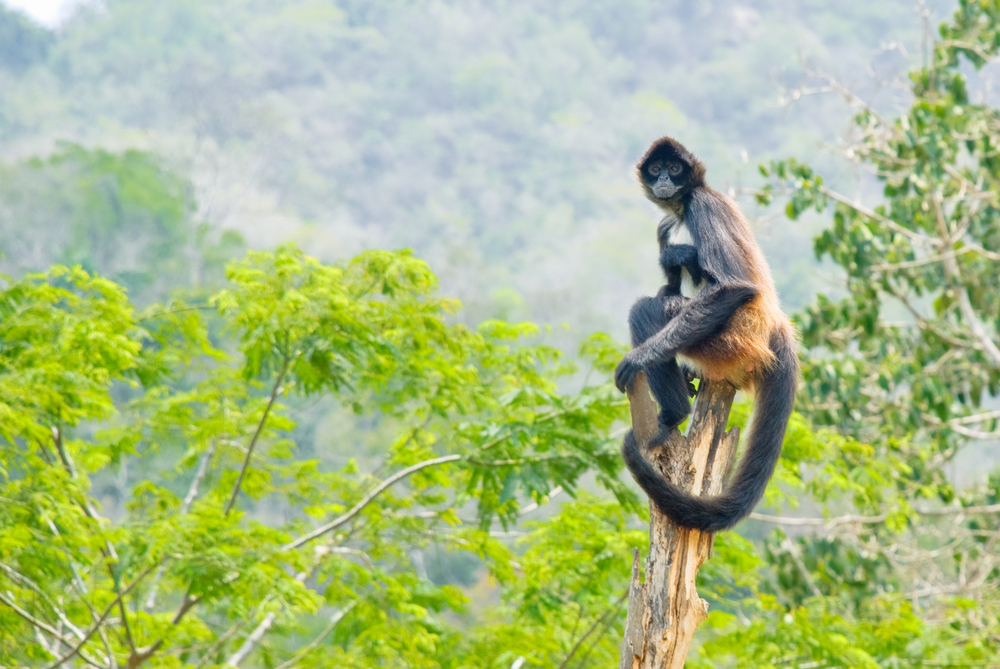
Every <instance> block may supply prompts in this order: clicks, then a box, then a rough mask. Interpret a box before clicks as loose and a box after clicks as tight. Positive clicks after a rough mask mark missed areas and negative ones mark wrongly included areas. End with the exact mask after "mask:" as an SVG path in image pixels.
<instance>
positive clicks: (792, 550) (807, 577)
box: [781, 537, 823, 597]
mask: <svg viewBox="0 0 1000 669" xmlns="http://www.w3.org/2000/svg"><path fill="white" fill-rule="evenodd" d="M781 547H782V548H784V549H785V550H786V551H788V554H789V555H790V556H792V562H794V563H795V567H796V568H797V569H798V570H799V573H800V574H802V578H803V580H804V581H805V582H806V585H807V586H809V592H811V593H812V594H813V596H814V597H822V596H823V593H822V592H821V591H820V589H819V587H818V586H817V585H816V581H814V580H813V577H812V574H811V573H810V572H809V569H808V568H807V567H806V563H805V562H803V560H802V555H801V554H800V553H799V549H798V547H797V546H796V545H795V542H793V541H792V540H791V539H789V538H788V537H785V540H784V541H782V542H781Z"/></svg>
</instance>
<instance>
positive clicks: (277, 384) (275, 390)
mask: <svg viewBox="0 0 1000 669" xmlns="http://www.w3.org/2000/svg"><path fill="white" fill-rule="evenodd" d="M290 362H291V361H290V360H289V359H288V358H287V357H286V358H285V360H284V362H283V363H282V364H281V371H279V372H278V378H276V379H275V380H274V387H272V388H271V394H270V396H268V398H267V406H266V407H264V414H263V415H262V416H261V417H260V422H259V423H257V429H256V431H254V433H253V437H252V438H251V439H250V444H249V445H248V446H247V454H246V457H244V458H243V466H242V467H240V475H239V476H238V477H236V483H235V484H234V485H233V494H232V495H231V496H230V498H229V503H228V504H226V510H225V511H224V512H223V514H222V515H224V516H228V515H229V512H230V511H231V510H232V508H233V505H234V504H236V498H237V496H239V494H240V487H241V486H242V485H243V477H244V476H246V473H247V468H248V467H249V466H250V457H251V456H252V455H253V449H254V446H256V445H257V439H259V438H260V433H261V432H263V430H264V424H265V423H266V422H267V416H268V414H270V413H271V407H272V406H274V402H275V400H277V399H278V395H279V394H280V393H281V382H282V381H283V380H284V378H285V372H287V371H288V365H289V363H290Z"/></svg>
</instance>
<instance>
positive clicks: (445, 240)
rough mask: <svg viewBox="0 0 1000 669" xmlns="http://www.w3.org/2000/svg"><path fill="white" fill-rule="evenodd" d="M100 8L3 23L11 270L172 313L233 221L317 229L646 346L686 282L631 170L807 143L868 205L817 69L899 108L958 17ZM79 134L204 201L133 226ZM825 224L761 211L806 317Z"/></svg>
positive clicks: (740, 158)
mask: <svg viewBox="0 0 1000 669" xmlns="http://www.w3.org/2000/svg"><path fill="white" fill-rule="evenodd" d="M101 7H102V9H95V8H93V7H91V6H89V5H87V4H86V3H84V4H81V5H79V6H78V7H77V8H76V11H75V12H74V13H72V14H71V15H70V16H69V17H67V18H66V19H65V20H64V21H63V22H62V23H60V24H59V28H58V30H56V31H54V32H53V31H50V30H46V29H44V28H42V27H41V26H39V25H36V24H34V23H32V22H31V21H30V20H29V19H28V18H27V17H25V16H24V15H23V14H21V13H18V12H16V11H11V10H6V11H5V12H4V13H3V14H2V18H0V21H2V23H0V36H2V39H0V91H2V95H0V150H2V155H3V156H5V160H4V167H3V169H4V175H3V179H2V180H0V182H2V183H3V184H4V188H5V189H6V190H5V192H4V194H3V195H2V196H0V197H2V201H3V203H4V207H5V211H6V212H9V213H7V214H6V215H4V216H3V218H2V221H0V225H2V226H3V227H2V228H0V238H2V239H3V240H4V246H5V254H6V258H5V260H4V261H3V265H2V269H3V270H4V271H7V272H9V273H15V274H16V273H19V272H23V271H25V270H28V269H31V270H39V269H43V268H45V267H47V266H48V264H49V263H51V262H54V261H60V262H81V263H83V265H84V266H85V267H93V268H99V269H100V270H101V271H102V272H104V273H105V274H106V275H107V276H110V277H114V278H124V277H126V276H128V277H129V280H128V281H126V285H128V286H129V287H130V288H131V289H132V290H133V295H134V296H136V297H139V295H140V293H139V292H137V291H139V290H140V289H142V290H151V291H152V292H149V293H148V294H147V297H146V299H151V298H152V297H154V296H156V297H159V296H162V295H164V294H165V291H166V290H167V287H168V286H176V285H182V284H188V285H191V284H194V283H197V282H198V281H199V279H200V276H201V269H200V268H199V267H197V266H195V265H197V263H198V262H199V261H198V259H197V258H198V256H199V254H200V252H199V251H198V250H197V249H199V248H200V247H201V246H204V245H209V246H214V245H217V244H218V243H219V242H220V240H221V239H222V235H223V234H224V233H225V232H226V231H233V232H236V233H238V234H239V235H240V236H241V237H242V239H243V240H244V241H245V243H246V245H247V246H249V247H250V248H270V247H273V246H274V245H275V244H277V243H280V242H283V241H290V240H293V241H296V242H297V243H298V244H299V245H300V246H301V247H302V248H303V249H305V250H307V251H308V252H309V253H311V254H313V255H315V256H317V257H319V258H322V259H327V260H331V259H336V258H345V257H349V256H351V255H353V254H354V253H356V252H357V251H359V250H361V249H366V248H402V247H410V248H413V249H414V250H415V251H416V253H417V255H418V256H419V257H421V258H424V259H426V260H427V261H428V262H430V263H431V266H432V267H434V268H435V270H436V272H437V273H438V274H439V275H440V277H441V282H442V290H443V292H444V293H445V294H447V295H453V296H455V297H457V298H460V299H461V300H462V301H463V303H464V304H465V306H466V310H465V312H464V313H465V316H463V318H468V319H469V322H472V323H474V322H478V321H479V320H481V319H482V318H483V317H487V316H496V315H499V316H501V317H507V318H516V319H519V318H528V319H531V320H534V321H536V322H541V323H546V324H552V325H560V324H562V323H568V324H570V326H571V327H572V328H573V329H578V328H582V329H584V330H597V329H599V330H604V331H608V332H612V333H613V334H615V335H616V336H618V337H619V338H623V337H624V335H625V331H624V326H623V324H624V316H625V314H626V312H627V309H628V306H629V304H631V302H632V301H633V300H634V299H635V297H637V296H638V295H640V294H644V293H647V292H649V291H652V290H654V289H655V287H656V285H657V282H658V280H659V276H658V272H657V268H656V262H655V248H654V245H653V244H651V243H650V242H651V240H652V239H653V230H654V224H655V220H656V214H655V212H654V211H653V209H652V207H651V206H650V205H648V204H647V203H646V202H645V201H644V200H643V198H641V197H639V196H638V194H639V192H638V190H637V188H636V185H635V179H634V176H633V174H632V170H633V165H634V163H635V161H636V159H637V157H638V156H640V155H641V154H642V153H643V152H644V150H645V148H646V147H647V146H648V145H649V143H650V141H651V138H655V137H658V136H661V135H664V134H670V135H675V136H677V137H679V138H681V139H682V140H683V141H684V143H685V144H686V145H688V146H689V147H690V148H691V149H692V150H693V151H694V152H695V153H696V154H697V155H699V156H700V157H701V158H702V159H703V160H704V161H705V162H706V163H707V165H708V166H709V172H708V176H709V180H710V183H711V184H712V185H713V186H714V187H716V188H718V189H721V190H724V191H729V192H736V193H742V192H743V191H744V189H751V188H754V187H756V186H758V185H759V184H760V177H759V175H758V174H757V169H756V166H757V164H759V163H761V162H765V161H766V160H769V159H772V158H778V157H786V156H789V155H795V156H797V157H799V158H801V159H803V160H806V161H808V162H810V163H813V164H816V165H817V166H818V167H822V168H829V169H828V170H827V171H828V172H829V171H833V174H834V175H835V176H836V177H837V178H838V179H840V180H843V181H845V182H849V183H846V184H845V186H844V188H845V189H846V190H847V191H848V192H854V191H856V190H857V189H858V188H859V187H860V185H859V184H855V183H853V181H854V180H857V179H858V175H857V174H853V173H852V172H851V171H850V169H849V168H847V167H845V165H844V164H843V163H841V162H838V161H836V160H835V158H834V156H833V155H831V153H833V154H835V153H836V151H835V150H834V151H832V152H827V151H824V146H829V147H831V148H832V147H835V146H836V144H837V142H838V140H839V139H840V138H842V137H843V136H844V134H845V133H846V132H847V131H848V130H849V126H850V117H851V114H852V110H851V108H850V107H849V106H847V105H845V103H844V100H843V99H841V98H840V97H839V96H838V95H837V94H836V93H835V92H830V91H829V85H828V82H826V81H824V80H823V79H822V78H816V77H813V76H810V74H811V73H824V74H827V75H829V76H832V77H835V78H836V80H837V81H839V82H842V83H843V85H845V86H847V87H849V89H850V90H851V91H852V92H854V93H856V94H857V95H859V96H860V97H861V98H862V99H863V100H864V101H865V102H866V103H868V104H872V105H875V106H876V107H877V108H880V109H900V108H902V107H904V106H905V105H906V104H908V102H909V92H908V87H907V85H906V82H905V76H906V72H907V71H908V70H909V69H910V68H911V67H912V66H914V65H918V64H920V62H921V59H922V58H923V57H924V55H925V52H926V49H927V39H928V35H927V33H926V31H931V36H933V35H932V33H933V30H934V27H935V26H936V25H937V23H938V22H940V20H941V19H943V18H944V17H945V16H947V14H948V13H950V12H951V10H952V7H951V4H950V3H948V2H938V3H936V4H935V3H932V4H931V5H929V6H927V7H926V8H924V9H921V8H920V7H916V6H914V4H913V3H912V2H911V1H910V0H898V1H897V0H890V1H887V2H878V3H864V2H852V3H843V2H837V3H834V2H829V3H827V2H820V1H816V2H805V3H803V2H782V1H775V2H744V3H735V2H695V3H690V2H676V3H671V2H665V3H664V2H651V1H647V0H627V1H624V2H622V1H619V0H614V1H611V0H608V1H606V2H605V1H603V0H601V1H596V2H595V1H589V0H588V1H586V2H584V1H582V0H581V1H580V2H576V1H567V2H558V3H548V2H519V3H504V2H496V3H494V2H475V3H454V2H429V3H424V2H418V3H413V2H402V1H399V2H397V1H395V0H385V1H380V2H367V1H359V2H353V1H345V2H338V3H326V2H288V3H273V4H272V3H267V2H264V3H245V2H226V1H220V2H208V3H206V2H183V1H179V2H163V3H145V2H118V1H115V2H108V3H102V5H101ZM901 78H902V81H901ZM984 90H985V91H989V90H990V88H989V87H988V86H987V87H984ZM824 91H825V92H824ZM65 142H69V143H72V144H77V145H80V146H83V147H87V148H88V149H102V150H105V151H108V152H112V153H114V154H121V153H122V152H124V151H126V150H138V151H148V152H151V153H152V154H154V155H155V156H156V158H155V159H152V158H148V157H147V158H145V160H155V162H156V166H155V169H161V170H164V171H165V172H169V173H170V174H171V175H173V176H171V177H170V179H174V180H175V182H174V183H171V184H170V185H169V186H165V188H167V191H166V192H165V193H164V194H163V195H165V196H166V195H167V194H168V193H176V194H178V195H182V196H183V198H184V203H185V206H184V208H182V209H181V210H179V211H176V212H171V213H169V214H167V213H166V212H164V213H163V215H162V216H161V217H159V218H158V217H156V216H152V217H150V218H149V220H147V221H145V222H143V223H139V222H138V221H136V220H129V221H128V222H126V221H125V220H124V219H123V220H120V221H119V222H118V223H115V224H112V223H110V222H108V220H107V219H108V217H107V216H105V212H103V211H100V210H99V208H100V207H102V206H108V205H107V204H106V203H105V202H104V200H106V199H107V198H106V196H103V195H102V191H101V190H100V189H101V188H106V186H102V185H101V183H102V182H101V175H102V174H113V173H114V172H115V170H116V169H118V170H127V169H131V168H130V167H126V165H124V164H123V163H121V162H119V163H118V164H115V159H112V158H111V157H104V159H103V160H104V162H103V163H102V158H101V157H99V156H97V155H84V154H82V153H79V152H77V153H74V151H76V150H75V149H72V148H67V147H66V146H64V144H63V143H65ZM33 160H42V161H43V163H44V164H38V163H37V162H32V161H33ZM126 160H128V159H126ZM131 160H143V159H142V158H139V157H138V156H133V157H132V158H131ZM81 181H84V182H87V183H90V184H91V185H90V186H81ZM25 184H31V186H30V188H31V189H34V192H35V193H36V195H35V197H34V198H28V197H27V196H26V194H27V189H28V186H26V185H25ZM67 186H72V187H67ZM47 189H48V190H47ZM11 191H13V192H11ZM56 193H58V195H56ZM150 196H151V197H153V196H152V194H150ZM39 200H41V201H43V202H44V203H45V205H44V206H35V204H34V203H35V202H36V201H39ZM745 201H746V202H752V200H751V199H749V198H747V199H746V200H745ZM164 202H165V201H164ZM152 206H153V207H154V208H155V206H156V205H155V204H153V205H152ZM18 207H24V208H26V209H28V211H23V210H21V209H18ZM70 211H71V212H73V216H72V217H71V218H73V219H74V220H73V221H72V222H71V221H70V220H68V219H69V218H70V217H67V216H65V215H64V214H65V213H66V212H70ZM124 215H125V216H126V217H127V216H128V215H129V214H128V213H126V214H124ZM136 215H138V214H136ZM97 219H101V220H102V221H103V222H102V223H101V224H99V225H98V224H94V223H93V221H94V220H97ZM125 227H127V229H129V230H130V233H129V235H128V236H129V240H128V243H127V244H123V240H122V238H121V230H122V229H123V228H125ZM818 229H819V228H818V227H817V225H816V224H815V221H813V222H812V223H806V224H805V225H803V223H801V222H800V223H794V224H793V223H789V222H788V221H786V220H783V219H781V218H773V217H772V218H766V219H763V220H761V221H759V222H758V225H757V230H758V235H759V236H760V238H761V241H762V243H763V245H764V247H765V251H766V252H767V254H768V258H769V260H770V262H771V264H772V266H773V269H774V272H775V275H776V280H777V282H778V284H779V287H780V292H781V296H782V299H783V300H784V302H785V304H786V305H787V306H788V307H789V308H790V309H794V308H797V307H800V306H803V305H804V304H806V303H807V302H808V301H809V299H810V298H811V297H812V295H813V294H815V293H816V292H817V291H818V290H820V289H821V288H822V289H829V288H831V287H832V286H835V285H836V283H837V277H836V275H828V274H823V273H817V271H816V269H817V268H816V264H815V263H814V261H813V260H812V257H813V254H812V252H811V238H812V235H813V234H815V232H816V231H817V230H818ZM140 230H141V232H140ZM53 240H61V241H59V242H56V243H53ZM182 266H183V269H182ZM139 275H142V276H141V277H140V276H139ZM154 275H155V276H157V277H158V278H157V279H156V280H155V281H154V279H153V276H154ZM168 276H169V277H170V278H167V277H168ZM154 284H155V285H154Z"/></svg>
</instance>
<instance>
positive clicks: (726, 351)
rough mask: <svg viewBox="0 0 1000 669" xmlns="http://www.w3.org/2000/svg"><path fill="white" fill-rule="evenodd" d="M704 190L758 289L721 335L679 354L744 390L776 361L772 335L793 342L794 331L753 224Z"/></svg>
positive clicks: (710, 375)
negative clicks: (772, 348) (756, 237)
mask: <svg viewBox="0 0 1000 669" xmlns="http://www.w3.org/2000/svg"><path fill="white" fill-rule="evenodd" d="M704 191H706V192H705V196H706V198H705V200H703V205H705V206H706V208H707V210H708V211H710V212H711V218H712V219H713V220H712V222H713V224H714V225H716V226H718V227H719V228H722V229H721V230H718V231H719V232H723V231H724V233H725V234H726V236H728V237H729V238H730V240H731V242H732V245H731V246H730V245H729V244H726V245H725V246H728V247H729V252H730V253H733V252H735V253H738V254H739V256H741V259H742V260H743V263H741V265H742V267H744V268H746V269H747V270H749V276H747V277H746V279H747V280H749V282H750V283H752V284H753V285H754V286H755V287H756V289H757V294H756V295H755V296H754V297H753V298H752V299H751V300H750V301H749V302H747V303H746V304H745V305H743V306H741V307H740V308H739V309H737V310H736V313H734V314H733V316H732V317H731V318H730V320H729V323H728V324H727V325H726V328H725V330H724V331H723V332H722V334H720V335H719V336H717V337H712V338H710V339H709V340H708V341H705V342H703V343H701V344H697V345H695V346H692V347H689V348H686V349H683V350H681V351H680V353H681V355H682V356H683V357H684V358H687V359H688V360H689V361H690V362H691V363H692V365H693V366H694V367H695V368H697V369H698V370H699V371H700V372H702V373H703V374H704V375H705V376H706V377H707V378H709V379H713V380H721V379H726V380H727V381H729V382H730V383H732V384H733V385H734V386H736V387H737V388H739V389H741V390H747V391H753V386H754V379H755V378H757V377H758V376H759V375H760V374H761V373H762V372H764V371H766V370H767V369H769V368H770V367H772V366H773V365H774V363H775V355H774V352H773V351H772V350H771V338H772V336H773V335H774V334H776V333H778V334H779V335H780V336H782V337H783V338H786V339H787V341H789V342H794V331H793V329H792V325H791V323H790V322H789V320H788V317H787V316H785V314H784V313H783V312H782V311H781V304H780V302H779V301H778V293H777V291H776V290H775V288H774V280H773V279H772V278H771V270H770V268H769V267H768V265H767V260H766V259H765V258H764V253H763V252H762V251H761V250H760V247H759V246H758V245H757V241H756V240H755V239H754V236H753V232H752V230H751V229H750V224H749V223H748V222H747V220H746V219H745V218H744V217H743V214H742V213H741V212H740V210H739V208H738V207H737V206H736V204H735V203H734V202H733V201H732V200H730V199H729V198H728V197H726V196H725V195H723V194H722V193H719V192H718V191H714V190H712V189H710V188H707V187H706V188H705V189H704ZM699 250H700V249H699Z"/></svg>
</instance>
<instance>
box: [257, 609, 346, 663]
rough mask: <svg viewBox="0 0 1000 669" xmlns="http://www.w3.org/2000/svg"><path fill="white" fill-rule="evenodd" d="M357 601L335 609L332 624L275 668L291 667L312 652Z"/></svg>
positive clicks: (331, 619)
mask: <svg viewBox="0 0 1000 669" xmlns="http://www.w3.org/2000/svg"><path fill="white" fill-rule="evenodd" d="M355 603H356V602H351V603H350V604H348V605H347V606H345V607H344V608H342V609H337V610H336V611H334V613H333V615H332V616H330V624H328V625H327V626H326V627H325V628H323V631H322V632H320V633H319V634H317V635H316V638H315V639H313V640H312V642H311V643H310V644H309V645H307V646H305V647H304V648H302V650H300V651H299V652H298V653H296V654H295V655H294V656H293V657H292V658H291V659H290V660H287V661H285V662H282V663H281V664H279V665H278V666H277V667H275V668H274V669H289V667H291V666H292V665H294V664H295V663H296V662H298V661H299V660H301V659H302V658H304V657H305V656H306V655H308V654H309V653H310V651H312V649H313V648H315V647H316V646H318V645H319V644H320V643H321V642H322V641H323V639H325V638H326V635H327V634H329V633H330V632H332V631H333V628H334V627H336V626H337V623H339V622H340V621H341V620H343V618H344V616H346V615H347V614H348V612H349V611H350V610H351V609H353V608H354V605H355Z"/></svg>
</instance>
